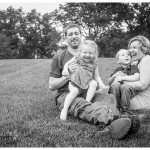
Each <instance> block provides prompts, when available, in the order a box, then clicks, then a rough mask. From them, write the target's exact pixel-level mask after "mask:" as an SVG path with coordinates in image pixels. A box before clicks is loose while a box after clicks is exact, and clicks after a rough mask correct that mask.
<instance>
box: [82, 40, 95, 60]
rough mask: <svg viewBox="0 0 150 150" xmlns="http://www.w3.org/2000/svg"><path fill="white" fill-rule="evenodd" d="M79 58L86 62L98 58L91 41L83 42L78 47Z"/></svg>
mask: <svg viewBox="0 0 150 150" xmlns="http://www.w3.org/2000/svg"><path fill="white" fill-rule="evenodd" d="M80 57H81V58H82V59H84V61H86V62H90V61H91V60H92V59H94V58H97V57H98V52H97V44H96V43H95V42H94V41H91V40H83V41H82V43H81V45H80Z"/></svg>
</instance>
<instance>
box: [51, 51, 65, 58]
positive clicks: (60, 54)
mask: <svg viewBox="0 0 150 150" xmlns="http://www.w3.org/2000/svg"><path fill="white" fill-rule="evenodd" d="M66 52H67V50H61V51H57V52H56V54H55V55H54V57H53V58H60V57H61V56H62V55H65V54H66Z"/></svg>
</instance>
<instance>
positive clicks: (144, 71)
mask: <svg viewBox="0 0 150 150" xmlns="http://www.w3.org/2000/svg"><path fill="white" fill-rule="evenodd" d="M139 71H140V80H139V81H135V82H125V84H130V85H131V86H132V87H133V88H135V89H137V90H139V91H142V90H145V89H147V88H148V86H150V56H146V57H144V58H143V59H142V60H141V62H140V64H139Z"/></svg>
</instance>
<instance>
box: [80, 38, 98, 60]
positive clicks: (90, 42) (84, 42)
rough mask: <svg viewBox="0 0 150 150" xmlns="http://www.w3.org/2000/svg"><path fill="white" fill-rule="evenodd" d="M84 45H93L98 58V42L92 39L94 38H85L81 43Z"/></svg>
mask: <svg viewBox="0 0 150 150" xmlns="http://www.w3.org/2000/svg"><path fill="white" fill-rule="evenodd" d="M83 45H88V46H89V47H92V48H94V49H95V58H98V50H97V49H98V48H97V44H96V43H95V42H94V41H92V40H83V41H82V42H81V45H80V48H81V47H82V46H83ZM81 50H82V48H81V49H80V52H81Z"/></svg>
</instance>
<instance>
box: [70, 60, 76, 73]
mask: <svg viewBox="0 0 150 150" xmlns="http://www.w3.org/2000/svg"><path fill="white" fill-rule="evenodd" d="M77 68H78V65H77V61H76V60H74V61H73V62H71V63H70V64H69V65H68V69H69V71H70V72H71V73H73V72H74V71H75V70H76V69H77Z"/></svg>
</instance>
